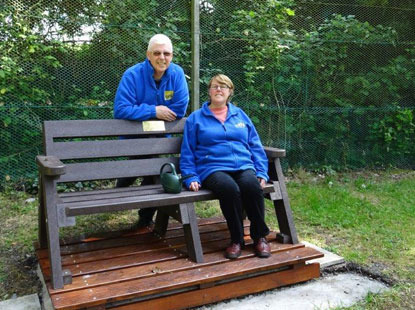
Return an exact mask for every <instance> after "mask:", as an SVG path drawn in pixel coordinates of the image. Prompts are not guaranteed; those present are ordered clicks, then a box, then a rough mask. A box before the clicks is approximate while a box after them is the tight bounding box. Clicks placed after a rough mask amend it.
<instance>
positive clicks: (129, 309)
mask: <svg viewBox="0 0 415 310" xmlns="http://www.w3.org/2000/svg"><path fill="white" fill-rule="evenodd" d="M319 275H320V266H319V264H316V263H314V264H309V265H305V266H303V267H301V268H298V269H296V270H295V271H294V270H293V269H289V270H284V271H281V272H277V273H271V274H267V275H263V276H257V277H253V278H249V279H243V280H239V281H234V282H231V283H226V284H220V285H217V286H214V287H209V288H205V289H200V290H193V291H190V292H185V293H180V294H175V295H170V296H165V297H160V298H155V299H150V300H144V301H141V302H137V303H133V304H127V305H120V306H118V307H117V306H115V307H114V308H111V309H115V310H148V309H163V310H180V309H187V308H190V307H197V306H201V305H206V304H210V303H214V302H219V301H222V300H227V299H230V298H236V297H240V296H244V295H248V294H255V293H259V292H263V291H266V290H270V289H274V288H277V287H281V286H285V285H290V284H294V283H301V282H304V281H307V280H310V279H313V278H318V277H319ZM184 300H185V301H186V302H185V303H184V302H183V301H184Z"/></svg>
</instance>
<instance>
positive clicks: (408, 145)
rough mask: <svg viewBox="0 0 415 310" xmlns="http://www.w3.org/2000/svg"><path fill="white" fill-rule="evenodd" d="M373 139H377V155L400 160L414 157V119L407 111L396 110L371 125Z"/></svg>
mask: <svg viewBox="0 0 415 310" xmlns="http://www.w3.org/2000/svg"><path fill="white" fill-rule="evenodd" d="M372 132H373V138H377V141H375V143H376V142H378V143H377V144H376V146H377V150H376V151H377V153H378V154H379V153H381V152H382V153H389V154H391V156H393V157H395V158H397V159H402V158H407V159H414V156H415V138H414V137H415V119H414V112H413V111H412V110H409V109H403V110H398V111H396V112H394V113H393V114H391V115H388V116H386V117H385V118H384V119H382V120H380V121H378V122H376V123H374V124H373V125H372Z"/></svg>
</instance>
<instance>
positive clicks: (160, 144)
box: [36, 119, 298, 289]
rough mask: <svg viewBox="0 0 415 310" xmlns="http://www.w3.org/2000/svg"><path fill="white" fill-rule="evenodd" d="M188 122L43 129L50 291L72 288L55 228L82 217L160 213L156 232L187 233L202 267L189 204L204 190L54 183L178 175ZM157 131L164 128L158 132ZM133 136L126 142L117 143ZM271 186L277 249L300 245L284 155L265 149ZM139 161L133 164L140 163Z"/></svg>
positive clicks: (43, 233)
mask: <svg viewBox="0 0 415 310" xmlns="http://www.w3.org/2000/svg"><path fill="white" fill-rule="evenodd" d="M184 122H185V119H181V120H178V121H174V122H162V121H156V122H155V123H154V122H153V123H151V122H136V121H127V120H112V119H111V120H109V119H108V120H62V121H45V122H44V124H43V139H44V141H43V142H44V155H38V156H37V157H36V163H37V165H38V170H39V246H40V247H41V248H44V249H46V248H47V249H48V254H49V261H50V268H51V284H52V287H53V288H54V289H59V288H62V287H63V286H64V285H65V284H69V283H71V281H72V275H71V273H70V272H69V271H67V270H63V268H62V265H61V248H60V238H59V229H60V228H61V227H67V226H73V225H75V223H76V221H75V219H76V217H77V216H80V215H88V214H97V213H104V212H116V211H123V210H130V209H138V208H149V207H156V208H158V212H157V216H156V223H155V226H154V232H155V233H157V234H159V235H160V236H163V235H164V234H165V232H166V229H167V225H168V221H169V218H170V217H173V218H174V219H176V220H178V221H179V222H180V223H181V224H182V225H183V229H184V235H185V241H186V246H187V253H188V256H189V258H190V259H192V260H193V261H195V262H197V263H201V262H203V251H202V246H201V242H200V236H199V230H198V225H197V218H196V214H195V208H194V203H195V202H198V201H205V200H213V199H215V195H214V194H213V193H212V192H211V191H209V190H205V189H202V190H200V191H198V192H192V191H188V190H186V189H183V191H182V192H181V193H179V194H168V193H164V192H163V189H162V187H161V185H160V184H154V185H145V186H132V187H128V188H111V189H98V190H87V191H78V192H71V193H60V192H58V190H57V185H58V184H59V183H68V182H83V181H92V180H108V179H117V178H123V177H143V176H153V177H154V179H155V180H157V176H158V175H159V172H160V167H161V166H162V164H164V163H166V162H171V163H174V164H175V165H176V167H178V170H179V171H180V169H179V156H180V146H181V141H182V137H181V134H182V133H183V128H184ZM160 125H161V126H160ZM120 136H127V137H128V136H130V137H128V138H129V139H119V137H120ZM265 151H266V154H267V156H268V158H269V175H270V182H269V183H268V184H267V185H266V187H265V189H264V195H265V197H266V198H268V199H271V200H272V201H273V203H274V206H275V211H276V215H277V218H278V224H279V229H280V232H279V233H278V235H277V239H278V241H279V242H281V243H293V244H296V243H298V239H297V233H296V230H295V226H294V223H293V218H292V213H291V208H290V205H289V201H288V196H287V191H286V187H285V182H284V176H283V173H282V169H281V165H280V158H281V157H283V156H285V151H284V150H281V149H276V148H269V147H266V148H265ZM137 158H138V159H137Z"/></svg>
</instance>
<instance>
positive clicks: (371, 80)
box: [0, 0, 415, 180]
mask: <svg viewBox="0 0 415 310" xmlns="http://www.w3.org/2000/svg"><path fill="white" fill-rule="evenodd" d="M376 3H379V2H376V1H369V0H368V1H364V0H355V1H340V0H339V1H331V2H330V3H326V2H323V1H321V2H318V1H292V0H284V1H274V0H261V1H255V2H253V1H248V0H240V1H236V2H235V1H233V0H221V1H219V0H200V86H201V87H200V98H201V102H203V101H204V100H207V99H208V98H207V89H206V85H207V83H208V81H209V79H210V78H211V77H212V76H213V75H214V74H216V73H219V72H220V73H224V74H226V75H228V76H229V77H230V78H231V79H232V80H233V82H234V84H235V95H234V97H233V99H232V101H233V102H234V103H236V104H237V105H239V106H240V107H242V108H243V109H244V110H245V111H246V112H247V113H248V115H250V117H251V118H252V120H253V121H254V123H255V125H256V126H257V129H258V131H259V133H260V136H261V139H262V142H263V144H266V145H271V146H275V147H280V148H285V149H286V150H287V159H286V161H285V163H286V165H287V166H289V167H298V166H303V167H308V168H319V167H322V166H330V167H332V168H339V169H344V168H365V167H374V166H382V167H385V166H399V167H406V168H410V167H414V166H415V143H414V142H415V141H414V135H415V129H414V127H415V125H414V124H415V121H414V120H413V115H414V107H415V104H414V99H415V42H414V41H415V32H414V31H413V30H414V29H415V4H413V2H412V1H409V0H400V1H398V2H396V1H395V2H394V5H393V6H392V5H389V4H385V3H388V1H382V2H381V3H382V5H379V4H378V5H377V4H376ZM3 4H4V5H3V6H2V7H1V8H0V17H1V23H0V39H1V43H0V52H1V53H0V57H1V67H0V122H1V123H0V126H2V130H1V134H0V144H1V152H0V177H1V178H2V179H3V180H4V177H6V176H8V177H12V178H14V179H18V178H26V177H35V176H36V167H35V164H34V157H35V155H37V154H40V153H42V142H41V141H42V139H41V125H42V122H43V121H44V120H52V119H94V118H95V119H99V118H112V103H113V98H114V94H115V91H116V88H117V86H118V82H119V80H120V77H121V75H122V73H123V72H124V70H125V69H126V68H128V67H129V66H131V65H133V64H135V63H137V62H140V61H143V60H144V57H145V51H146V48H147V43H148V40H149V38H150V37H151V36H152V35H154V34H155V33H160V32H161V33H165V34H167V35H168V36H170V38H171V39H172V41H173V44H174V59H173V61H174V62H176V63H178V64H180V65H181V66H182V67H183V68H184V70H185V73H186V75H187V76H190V73H191V68H192V63H191V14H190V10H191V4H190V2H189V1H184V0H175V1H171V0H169V1H167V0H158V1H155V0H150V1H148V0H146V1H144V0H125V1H108V0H86V1H78V0H60V1H52V0H43V1H37V0H36V1H35V0H29V1H20V0H6V1H3ZM188 82H189V86H190V85H191V84H190V77H189V78H188ZM188 112H189V113H190V111H188Z"/></svg>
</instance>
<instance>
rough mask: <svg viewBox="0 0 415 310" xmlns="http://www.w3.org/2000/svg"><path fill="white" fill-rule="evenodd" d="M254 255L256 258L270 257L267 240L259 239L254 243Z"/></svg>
mask: <svg viewBox="0 0 415 310" xmlns="http://www.w3.org/2000/svg"><path fill="white" fill-rule="evenodd" d="M254 249H255V254H256V255H257V256H258V257H262V258H267V257H270V256H271V247H270V246H269V244H268V241H267V239H265V238H259V239H258V240H256V241H254Z"/></svg>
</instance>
